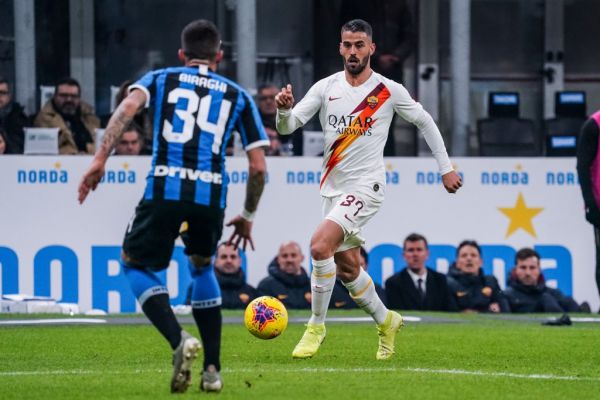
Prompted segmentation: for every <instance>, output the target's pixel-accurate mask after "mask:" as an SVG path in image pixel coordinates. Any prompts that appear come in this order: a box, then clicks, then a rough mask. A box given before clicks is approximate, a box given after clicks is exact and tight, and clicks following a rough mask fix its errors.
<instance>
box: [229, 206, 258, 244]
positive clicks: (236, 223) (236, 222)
mask: <svg viewBox="0 0 600 400" xmlns="http://www.w3.org/2000/svg"><path fill="white" fill-rule="evenodd" d="M226 226H233V233H232V234H231V236H230V237H229V240H228V241H227V244H228V245H231V246H233V247H235V248H238V247H239V245H240V242H241V243H242V249H244V251H246V246H247V245H248V244H250V248H251V249H252V250H254V242H253V241H252V234H251V232H252V221H248V220H247V219H245V218H242V216H241V215H238V216H236V217H235V218H233V219H232V220H231V221H229V222H228V223H227V224H226Z"/></svg>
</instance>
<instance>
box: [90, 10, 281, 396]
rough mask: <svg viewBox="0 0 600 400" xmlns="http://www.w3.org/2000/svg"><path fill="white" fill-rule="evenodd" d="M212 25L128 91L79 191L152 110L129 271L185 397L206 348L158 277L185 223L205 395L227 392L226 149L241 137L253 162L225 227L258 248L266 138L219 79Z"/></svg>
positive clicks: (185, 36)
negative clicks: (241, 201)
mask: <svg viewBox="0 0 600 400" xmlns="http://www.w3.org/2000/svg"><path fill="white" fill-rule="evenodd" d="M220 44H221V40H220V35H219V32H218V30H217V28H216V27H215V26H214V24H213V23H211V22H209V21H206V20H196V21H193V22H191V23H189V24H188V25H187V26H186V27H185V28H184V29H183V31H182V33H181V49H180V50H179V53H178V55H179V58H180V60H181V61H182V62H183V63H184V66H183V67H175V68H166V69H160V70H156V71H151V72H149V73H147V74H146V75H145V76H143V77H142V78H141V79H140V80H139V81H137V82H136V83H134V84H133V85H131V86H130V87H129V95H128V96H127V97H126V98H125V99H124V100H123V101H122V102H121V103H120V105H119V107H118V108H117V110H116V111H115V113H114V114H113V116H112V117H111V119H110V121H109V123H108V127H107V128H106V132H105V135H104V138H103V143H102V146H101V148H100V149H99V150H98V152H97V153H96V155H95V157H94V160H93V161H92V164H91V166H90V168H89V169H88V171H87V172H86V173H85V175H84V176H83V178H82V180H81V183H80V185H79V201H80V202H83V201H84V200H85V198H86V196H87V195H88V193H89V191H90V190H94V189H96V187H97V185H98V183H99V181H100V179H101V178H102V176H103V174H104V168H105V163H106V160H107V158H108V157H109V155H110V153H111V151H112V149H113V148H114V146H115V143H116V141H117V139H118V138H119V136H120V135H121V133H122V132H123V129H124V128H125V127H126V126H127V125H129V123H130V122H131V120H132V119H133V117H134V116H135V115H136V113H137V112H138V111H139V110H141V109H143V108H144V107H153V108H154V115H155V118H154V141H153V149H152V167H151V169H150V172H149V173H148V176H147V184H146V189H145V192H144V195H143V198H142V200H141V201H140V203H139V204H138V206H137V208H136V210H135V213H134V215H133V216H132V217H131V220H130V221H129V225H128V227H127V230H126V233H125V238H124V241H123V251H122V268H123V270H124V272H125V275H126V277H127V278H128V280H129V283H130V285H131V288H132V290H133V293H134V294H135V295H136V297H137V299H138V301H139V303H140V305H141V307H142V310H143V311H144V313H145V314H146V316H147V317H148V319H150V321H151V322H152V324H153V325H154V326H155V327H156V328H157V329H158V331H159V332H160V333H161V334H162V335H163V336H164V337H165V339H167V341H168V342H169V344H170V345H171V348H172V349H173V376H172V379H171V391H172V392H174V393H181V392H185V391H186V390H187V388H188V386H189V385H190V382H191V370H190V368H191V364H192V362H193V361H194V359H195V358H196V356H197V353H198V351H199V349H200V347H201V344H200V342H199V341H198V339H196V338H195V337H193V336H192V335H190V334H189V333H187V332H185V331H183V330H182V328H181V326H180V325H179V323H178V321H177V319H176V317H175V315H174V313H173V311H172V310H171V306H170V304H169V293H168V290H167V287H166V285H165V283H164V282H162V281H161V279H159V278H158V276H157V275H156V274H155V273H156V272H157V271H161V270H164V269H166V268H167V267H168V265H169V262H170V259H171V253H172V252H173V247H174V242H175V240H176V238H177V236H178V235H179V229H180V226H181V225H182V223H183V222H186V223H187V231H186V235H185V240H184V244H185V253H186V254H187V255H188V256H189V269H190V272H191V275H192V279H193V289H192V296H191V302H192V313H193V316H194V320H195V321H196V324H197V326H198V330H199V331H200V336H201V338H202V345H203V346H204V366H203V372H202V377H201V382H200V389H202V390H205V391H220V390H221V388H222V386H223V382H222V379H221V376H220V374H219V370H220V368H221V365H220V346H221V325H222V318H221V292H220V289H219V285H218V283H217V279H216V277H215V275H214V271H213V266H212V265H211V256H213V254H214V253H215V250H216V247H217V244H218V242H219V239H220V237H221V234H222V230H223V217H224V209H225V203H226V196H227V182H228V177H227V174H226V171H225V149H226V146H227V142H228V141H229V139H230V137H231V135H232V132H233V130H234V129H235V130H237V131H238V132H239V133H240V135H241V139H242V144H243V145H244V148H245V150H246V153H247V156H248V162H249V166H248V183H247V190H246V200H245V208H244V210H243V211H242V213H241V214H240V215H238V216H236V217H235V218H233V219H232V220H231V221H230V222H229V223H228V224H227V225H228V226H230V225H231V226H233V227H234V232H233V234H232V236H231V238H230V241H231V242H232V243H233V244H234V246H236V247H237V246H238V244H240V242H241V244H242V247H244V249H245V248H246V245H247V244H250V246H251V247H252V248H253V247H254V245H253V243H252V235H251V230H252V219H253V217H254V213H255V211H256V208H257V206H258V201H259V199H260V197H261V194H262V191H263V187H264V178H265V173H266V164H265V157H264V148H265V147H267V146H269V140H268V138H267V136H266V134H265V132H264V129H263V127H262V123H261V121H260V117H259V114H258V111H257V108H256V105H255V104H254V101H253V100H252V98H251V97H250V95H249V94H248V93H247V92H246V91H245V90H244V89H242V88H241V87H240V86H239V85H237V84H236V83H234V82H232V81H230V80H228V79H226V78H224V77H222V76H220V75H218V74H217V73H215V71H216V67H217V63H218V62H219V61H220V60H221V59H222V57H223V52H222V50H221V49H220Z"/></svg>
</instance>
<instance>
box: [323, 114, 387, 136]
mask: <svg viewBox="0 0 600 400" xmlns="http://www.w3.org/2000/svg"><path fill="white" fill-rule="evenodd" d="M327 123H328V124H329V125H330V126H331V127H333V129H335V132H336V133H337V134H338V135H344V136H371V135H372V134H373V132H372V128H373V124H374V123H375V119H373V118H371V117H363V118H361V116H360V115H357V116H354V115H340V116H338V115H334V114H329V115H328V116H327Z"/></svg>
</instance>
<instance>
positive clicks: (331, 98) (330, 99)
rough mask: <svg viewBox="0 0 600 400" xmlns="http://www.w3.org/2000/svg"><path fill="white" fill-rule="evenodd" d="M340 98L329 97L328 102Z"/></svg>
mask: <svg viewBox="0 0 600 400" xmlns="http://www.w3.org/2000/svg"><path fill="white" fill-rule="evenodd" d="M339 99H341V97H331V96H329V101H334V100H339Z"/></svg>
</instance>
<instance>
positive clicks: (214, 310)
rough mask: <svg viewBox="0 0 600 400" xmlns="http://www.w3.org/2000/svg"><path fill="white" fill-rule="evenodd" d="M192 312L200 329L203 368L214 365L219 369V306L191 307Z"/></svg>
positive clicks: (220, 319)
mask: <svg viewBox="0 0 600 400" xmlns="http://www.w3.org/2000/svg"><path fill="white" fill-rule="evenodd" d="M192 314H193V315H194V320H195V321H196V325H197V326H198V330H199V331H200V337H201V338H202V347H203V348H204V370H206V368H207V367H208V366H209V365H211V364H212V365H214V366H215V368H216V369H217V371H220V370H221V360H220V354H221V324H222V318H221V307H220V306H219V307H211V308H193V309H192Z"/></svg>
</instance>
